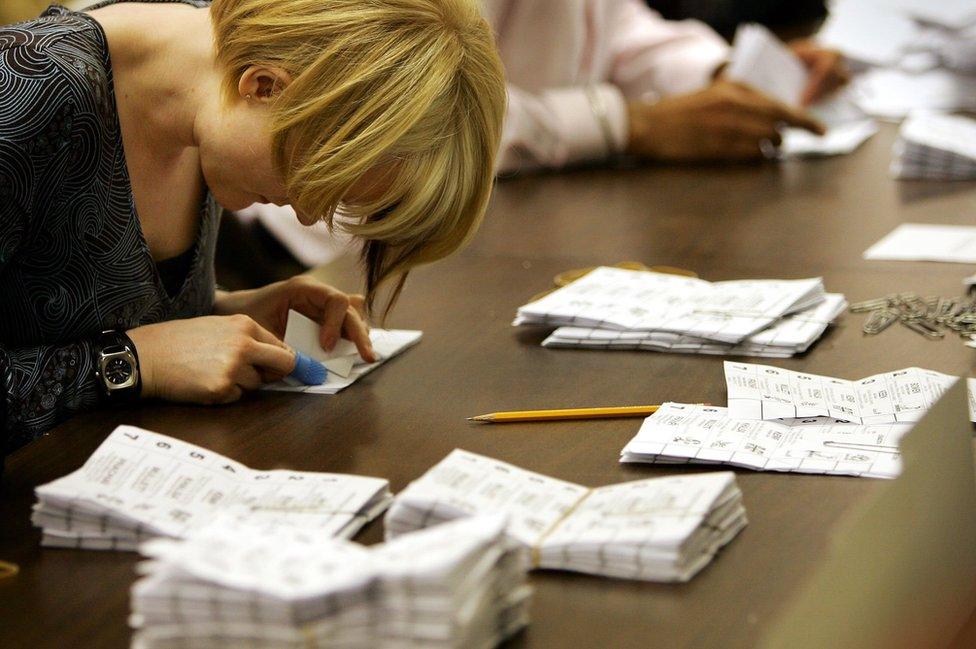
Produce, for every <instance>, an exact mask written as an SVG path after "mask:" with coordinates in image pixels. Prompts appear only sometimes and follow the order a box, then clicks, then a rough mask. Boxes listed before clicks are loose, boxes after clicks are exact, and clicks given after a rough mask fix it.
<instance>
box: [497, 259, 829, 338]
mask: <svg viewBox="0 0 976 649" xmlns="http://www.w3.org/2000/svg"><path fill="white" fill-rule="evenodd" d="M823 301H824V288H823V282H822V281H821V280H820V278H819V277H816V278H812V279H799V280H737V281H728V282H714V283H712V282H706V281H705V280H702V279H697V278H693V277H684V276H680V275H668V274H664V273H654V272H648V271H635V270H624V269H621V268H608V267H600V268H597V269H595V270H593V271H591V272H589V273H587V274H586V275H584V276H583V277H581V278H580V279H578V280H576V281H575V282H571V283H570V284H567V285H566V286H563V287H562V288H559V289H557V290H555V291H553V292H552V293H549V294H548V295H546V296H545V297H542V298H540V299H538V300H536V301H534V302H530V303H529V304H526V305H524V306H522V307H519V309H518V314H517V316H516V318H515V321H514V322H513V324H514V325H547V326H556V327H560V326H571V327H587V328H596V329H611V330H614V331H637V332H652V331H654V332H666V333H672V334H682V335H689V336H694V337H696V338H700V339H704V340H710V341H717V342H721V343H730V344H737V343H740V342H742V341H743V340H745V339H746V338H748V337H749V336H752V335H754V334H756V333H758V332H759V331H761V330H763V329H765V328H767V327H769V326H770V325H772V324H773V323H774V322H776V321H777V320H779V319H780V318H782V317H783V316H785V315H788V314H791V313H796V312H797V311H802V310H804V309H807V308H810V307H812V306H815V305H818V304H820V303H821V302H823Z"/></svg>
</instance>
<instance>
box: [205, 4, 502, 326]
mask: <svg viewBox="0 0 976 649" xmlns="http://www.w3.org/2000/svg"><path fill="white" fill-rule="evenodd" d="M210 11H211V20H212V22H213V26H214V33H215V40H216V52H217V60H218V62H219V63H220V64H221V65H223V66H224V68H225V70H226V92H228V93H232V94H233V95H236V94H237V84H238V79H239V78H240V75H241V74H242V73H243V72H244V71H245V70H246V69H247V68H248V67H249V66H251V65H271V66H275V67H280V68H282V69H283V70H285V71H286V72H288V73H289V74H290V75H291V76H292V82H291V83H290V84H289V85H288V86H287V87H286V88H284V90H282V91H281V93H280V96H279V97H278V98H277V100H276V101H274V102H273V104H272V106H271V128H272V134H273V142H274V149H275V157H276V163H277V164H278V166H279V168H280V169H281V170H282V171H283V172H284V175H285V183H286V186H287V189H288V195H289V198H290V199H291V200H292V202H293V204H294V206H295V207H296V209H299V210H300V211H303V212H308V213H314V214H320V215H321V218H322V219H323V220H325V221H326V222H327V223H328V225H329V227H330V228H334V227H337V226H338V227H340V228H342V229H344V230H346V231H348V232H350V233H352V234H353V235H356V236H359V237H361V238H362V239H363V240H364V243H363V251H362V259H363V262H364V266H365V274H366V295H367V301H368V303H369V304H370V305H372V303H373V299H374V297H375V295H376V291H377V289H378V287H379V286H380V284H382V283H384V282H385V281H386V280H387V279H389V278H391V277H399V281H398V282H397V284H396V287H395V289H394V291H393V292H392V295H391V297H390V299H389V301H388V303H387V310H389V308H390V306H392V304H393V302H394V301H395V300H396V297H397V295H398V294H399V292H400V289H401V288H402V287H403V282H404V280H405V279H406V274H407V272H408V271H409V270H410V269H411V268H413V267H415V266H417V265H418V264H424V263H428V262H431V261H435V260H437V259H440V258H442V257H445V256H447V255H449V254H450V253H452V252H454V251H455V250H457V249H458V248H459V247H461V246H462V245H464V244H465V243H467V241H468V240H469V239H470V238H471V237H472V236H473V235H474V233H475V232H476V230H477V228H478V225H479V224H480V222H481V219H482V217H483V215H484V212H485V209H486V207H487V204H488V199H489V196H490V194H491V188H492V183H493V179H494V166H495V154H496V152H497V149H498V142H499V139H500V137H501V128H502V120H503V118H504V111H505V87H504V75H503V72H502V66H501V62H500V61H499V58H498V54H497V50H496V49H495V45H494V40H493V37H492V34H491V30H490V28H489V26H488V24H487V22H486V21H485V20H484V19H483V18H482V17H481V15H480V14H479V11H478V8H477V5H476V2H475V0H214V2H213V4H212V5H211V9H210ZM389 163H395V164H394V165H393V166H392V168H393V169H394V170H395V171H394V174H393V180H392V182H391V183H390V187H389V189H388V190H387V191H385V192H383V193H382V195H381V196H379V197H378V198H376V199H375V200H372V201H370V202H369V203H366V204H361V205H348V204H344V203H343V198H344V196H345V194H346V193H347V192H348V190H349V189H350V187H351V186H352V185H353V184H354V183H355V182H356V180H357V179H359V178H360V177H361V176H362V175H363V174H364V173H365V172H366V171H367V170H369V169H371V168H373V167H376V166H378V165H383V164H389ZM340 204H341V205H342V213H341V216H337V210H338V209H339V206H340Z"/></svg>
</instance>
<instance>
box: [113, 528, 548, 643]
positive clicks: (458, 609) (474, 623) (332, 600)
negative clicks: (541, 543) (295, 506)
mask: <svg viewBox="0 0 976 649" xmlns="http://www.w3.org/2000/svg"><path fill="white" fill-rule="evenodd" d="M140 551H141V552H142V553H143V554H145V555H146V556H148V557H150V558H151V561H149V562H147V563H146V564H144V565H143V566H142V572H143V574H144V575H145V576H144V577H142V579H140V580H139V581H138V582H136V584H135V586H134V587H133V589H132V613H133V614H132V616H131V618H130V620H131V624H132V625H133V626H134V627H135V628H136V629H137V631H136V634H135V637H134V638H133V645H132V646H133V647H136V648H137V649H185V648H188V647H200V648H203V647H249V648H251V649H257V648H267V649H287V648H294V649H307V648H308V647H322V648H325V647H370V648H378V649H384V648H387V647H389V648H393V647H425V648H428V647H429V648H432V649H436V648H441V647H442V648H444V649H467V648H468V647H472V648H475V649H488V648H490V647H494V646H496V645H497V644H499V643H500V642H501V641H503V640H504V639H505V638H507V637H508V636H510V635H512V634H513V633H515V632H516V631H517V630H518V629H520V628H522V627H523V626H525V625H526V624H527V622H528V618H527V610H526V609H527V604H528V601H529V597H530V594H531V590H530V589H529V587H528V586H527V585H526V580H525V577H526V564H525V561H524V553H523V552H522V551H521V550H520V549H519V548H518V546H517V545H516V544H514V543H512V542H511V541H510V540H508V538H507V537H506V535H505V520H504V518H501V517H489V516H479V517H473V518H469V519H466V520H464V521H458V522H455V523H450V524H447V525H442V526H438V527H437V528H434V529H430V530H424V531H421V532H416V533H414V534H409V535H405V536H403V537H401V538H398V539H396V540H395V541H391V542H389V543H386V544H384V545H379V546H373V547H369V548H367V547H363V546H360V545H356V544H354V543H349V542H345V541H339V540H335V539H328V538H323V537H322V536H321V535H320V534H317V533H315V531H313V530H305V529H301V528H298V527H293V526H288V525H286V526H283V527H281V528H279V529H275V530H261V529H255V528H252V527H250V526H249V525H247V524H244V523H241V522H238V523H237V524H230V525H227V524H223V523H220V524H218V523H217V522H215V523H214V524H213V525H211V526H209V527H208V528H206V529H203V530H200V531H198V532H197V533H195V534H193V535H192V536H191V537H189V538H188V539H186V540H184V541H174V540H156V541H150V542H149V543H145V544H143V545H142V546H141V547H140Z"/></svg>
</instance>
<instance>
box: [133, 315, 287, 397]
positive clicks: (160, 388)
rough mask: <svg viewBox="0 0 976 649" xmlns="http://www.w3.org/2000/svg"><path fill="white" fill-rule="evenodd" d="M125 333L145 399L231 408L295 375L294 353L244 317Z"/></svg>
mask: <svg viewBox="0 0 976 649" xmlns="http://www.w3.org/2000/svg"><path fill="white" fill-rule="evenodd" d="M126 333H127V334H128V335H129V338H131V339H132V342H133V344H134V345H135V347H136V352H137V353H138V354H139V371H140V373H141V375H142V395H143V396H144V397H147V398H160V399H166V400H167V401H187V402H191V403H207V404H210V403H229V402H231V401H236V400H237V399H240V398H241V394H243V392H244V391H245V390H256V389H257V388H259V387H260V386H261V384H262V383H268V382H271V381H277V380H280V379H281V378H282V377H284V376H287V375H288V374H289V373H291V371H292V370H293V369H295V352H294V351H292V350H291V349H290V348H289V347H288V345H286V344H285V343H283V342H282V341H281V340H279V339H278V338H277V337H276V336H275V335H274V334H272V333H271V332H270V331H268V330H267V329H265V328H264V327H262V326H261V325H259V324H258V323H257V322H255V321H254V319H252V318H250V317H248V316H246V315H232V316H204V317H200V318H190V319H187V320H172V321H169V322H160V323H158V324H151V325H146V326H143V327H136V328H135V329H130V330H129V331H128V332H126Z"/></svg>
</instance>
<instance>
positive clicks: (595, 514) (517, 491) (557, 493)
mask: <svg viewBox="0 0 976 649" xmlns="http://www.w3.org/2000/svg"><path fill="white" fill-rule="evenodd" d="M479 514H501V515H504V516H507V517H508V521H509V524H508V534H509V536H510V537H511V538H512V539H513V540H515V541H517V542H518V543H519V544H520V545H521V546H522V547H524V548H526V549H527V550H529V552H530V553H531V555H532V565H533V566H534V567H538V568H549V569H554V570H572V571H576V572H584V573H589V574H594V575H602V576H606V577H619V578H623V579H641V580H647V581H687V580H689V579H691V577H693V576H694V575H695V574H696V573H697V572H698V571H699V570H701V569H702V568H704V567H705V566H706V565H707V564H708V563H709V561H711V559H712V557H713V556H714V555H715V553H716V552H717V551H718V549H719V548H721V547H722V546H723V545H725V544H726V543H728V542H729V541H731V540H732V538H734V537H735V535H736V534H737V533H738V532H739V530H741V529H742V528H743V527H744V526H745V524H746V515H745V508H744V507H743V505H742V493H741V492H740V491H739V488H738V486H737V485H736V483H735V474H733V473H729V472H719V473H707V474H700V475H684V476H674V477H667V478H655V479H651V480H638V481H635V482H625V483H622V484H617V485H611V486H608V487H600V488H598V489H587V488H586V487H583V486H581V485H577V484H573V483H571V482H563V481H562V480H557V479H555V478H550V477H547V476H544V475H540V474H538V473H532V472H531V471H526V470H524V469H520V468H518V467H515V466H512V465H511V464H506V463H504V462H499V461H497V460H493V459H491V458H487V457H484V456H481V455H476V454H474V453H468V452H466V451H462V450H455V451H453V452H452V453H451V454H450V455H448V456H447V457H446V458H444V459H443V460H442V461H441V462H440V463H438V464H437V465H436V466H434V467H433V468H432V469H430V470H429V471H428V472H427V473H425V474H424V475H423V476H421V477H420V478H419V479H418V480H416V481H414V482H412V483H411V484H410V485H409V486H408V487H407V488H406V489H405V490H404V491H403V492H401V493H400V494H399V495H398V496H397V498H396V500H395V501H394V503H393V505H392V506H391V508H390V510H389V512H388V513H387V515H386V518H385V527H386V534H387V538H396V537H397V536H399V535H400V534H403V533H406V532H411V531H413V530H417V529H420V528H424V527H428V526H433V525H438V524H440V523H443V522H445V521H450V520H454V519H457V518H463V517H466V516H472V515H479Z"/></svg>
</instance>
